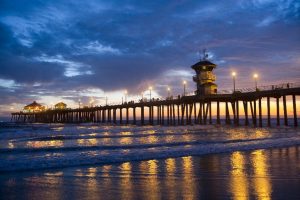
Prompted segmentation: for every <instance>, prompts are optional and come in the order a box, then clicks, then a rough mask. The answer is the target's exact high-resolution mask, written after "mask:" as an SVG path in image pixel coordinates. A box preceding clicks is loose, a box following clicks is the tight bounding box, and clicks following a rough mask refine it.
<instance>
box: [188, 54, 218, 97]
mask: <svg viewBox="0 0 300 200" xmlns="http://www.w3.org/2000/svg"><path fill="white" fill-rule="evenodd" d="M216 67H217V65H215V64H213V63H212V62H210V61H209V60H208V54H207V52H206V50H203V58H202V59H201V60H200V61H199V62H197V63H196V64H194V65H193V66H192V68H193V69H194V70H195V71H196V75H195V76H194V77H193V80H194V82H196V84H197V90H196V91H195V93H196V95H201V96H202V95H209V94H217V88H218V86H217V85H216V84H215V83H214V82H215V81H216V75H215V74H214V73H213V70H214V69H215V68H216Z"/></svg>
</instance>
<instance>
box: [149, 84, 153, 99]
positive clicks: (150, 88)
mask: <svg viewBox="0 0 300 200" xmlns="http://www.w3.org/2000/svg"><path fill="white" fill-rule="evenodd" d="M152 89H153V88H152V86H150V87H149V92H150V101H151V92H152Z"/></svg>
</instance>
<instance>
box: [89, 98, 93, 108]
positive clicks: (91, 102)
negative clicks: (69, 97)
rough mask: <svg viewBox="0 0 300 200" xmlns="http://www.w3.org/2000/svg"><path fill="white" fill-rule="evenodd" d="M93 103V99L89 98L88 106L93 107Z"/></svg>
mask: <svg viewBox="0 0 300 200" xmlns="http://www.w3.org/2000/svg"><path fill="white" fill-rule="evenodd" d="M93 103H94V99H93V98H91V100H90V106H91V107H93Z"/></svg>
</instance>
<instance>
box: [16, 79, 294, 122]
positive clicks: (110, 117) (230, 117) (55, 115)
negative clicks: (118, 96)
mask: <svg viewBox="0 0 300 200" xmlns="http://www.w3.org/2000/svg"><path fill="white" fill-rule="evenodd" d="M299 95H300V85H298V84H294V85H292V84H291V85H285V87H284V86H281V87H277V86H272V88H265V89H264V90H257V91H247V90H244V91H241V90H240V91H239V90H237V91H235V92H233V93H230V94H226V93H225V94H208V95H192V96H182V97H178V98H177V99H166V100H151V101H146V102H142V101H141V102H137V103H134V102H128V103H127V102H125V103H123V104H120V105H105V106H95V107H89V108H77V109H64V110H47V111H43V112H32V113H24V112H16V113H12V118H11V120H12V121H14V122H22V123H86V122H93V123H99V124H114V125H122V124H133V125H172V126H177V125H191V124H213V123H214V124H232V125H236V126H238V125H245V126H250V125H252V126H258V127H262V126H263V120H264V121H266V126H272V125H276V126H280V125H284V126H288V125H292V126H295V127H296V126H298V115H299V113H297V100H296V99H297V96H299ZM288 98H291V101H292V109H293V116H292V118H293V122H292V124H289V120H288V110H287V99H288ZM272 100H273V101H275V103H276V106H275V107H276V116H275V119H276V120H275V121H276V122H275V124H272V120H271V119H272V116H271V106H270V102H271V101H272ZM263 101H264V102H265V103H266V107H265V108H264V109H263V106H262V102H263ZM213 106H214V109H212V107H213ZM263 110H264V111H265V112H264V113H263ZM213 111H214V112H213ZM221 111H222V112H223V113H225V114H224V115H221ZM282 115H283V117H282ZM282 122H283V123H282Z"/></svg>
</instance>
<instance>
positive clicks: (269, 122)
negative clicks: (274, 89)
mask: <svg viewBox="0 0 300 200" xmlns="http://www.w3.org/2000/svg"><path fill="white" fill-rule="evenodd" d="M267 115H268V126H269V127H270V126H271V111H270V97H267Z"/></svg>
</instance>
